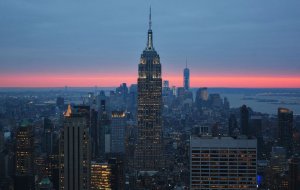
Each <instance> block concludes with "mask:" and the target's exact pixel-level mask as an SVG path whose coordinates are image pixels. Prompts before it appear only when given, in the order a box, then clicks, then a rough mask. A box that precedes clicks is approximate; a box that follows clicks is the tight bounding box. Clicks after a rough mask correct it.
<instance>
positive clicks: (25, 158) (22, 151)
mask: <svg viewBox="0 0 300 190" xmlns="http://www.w3.org/2000/svg"><path fill="white" fill-rule="evenodd" d="M33 134H34V133H33V126H32V124H31V123H30V122H29V121H27V120H24V121H22V123H21V124H20V126H19V128H18V131H17V134H16V152H15V166H16V170H15V179H14V181H15V186H14V188H15V189H16V190H19V189H20V190H21V189H31V188H33V187H34V171H33V169H34V154H33V153H34V151H33V150H34V149H33V148H34V147H33V143H34V136H33Z"/></svg>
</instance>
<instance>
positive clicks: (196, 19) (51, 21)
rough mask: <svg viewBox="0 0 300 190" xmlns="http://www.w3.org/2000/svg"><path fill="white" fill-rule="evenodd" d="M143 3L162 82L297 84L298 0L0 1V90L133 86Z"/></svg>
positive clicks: (144, 25)
mask: <svg viewBox="0 0 300 190" xmlns="http://www.w3.org/2000/svg"><path fill="white" fill-rule="evenodd" d="M150 4H151V7H152V22H153V24H152V29H153V35H154V47H155V49H156V50H157V52H158V53H159V54H160V58H161V63H162V72H163V80H169V81H170V85H175V86H182V83H183V82H182V72H183V71H182V70H183V69H184V67H185V60H186V58H187V61H188V67H189V68H190V72H191V86H192V87H203V86H207V87H249V88H252V87H261V88H265V87H269V88H276V87H281V88H300V19H299V18H300V11H299V7H300V1H299V0H289V1H282V0H264V1H261V0H242V1H241V0H226V1H225V0H224V1H223V0H222V1H220V0H219V1H218V0H215V1H214V0H190V1H179V0H164V1H154V0H153V1H150V0H147V1H146V0H145V1H144V0H130V1H121V0H119V1H100V0H89V1H83V0H79V1H71V0H64V1H59V0H52V1H40V0H31V1H24V0H3V1H1V2H0V26H1V27H0V87H63V86H99V87H101V86H106V87H107V86H109V87H112V86H118V85H119V84H120V83H122V82H126V83H128V84H131V83H136V79H137V70H138V63H139V57H140V54H141V53H142V51H143V49H144V48H145V46H146V35H147V30H148V14H149V6H150Z"/></svg>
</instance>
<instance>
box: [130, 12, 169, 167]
mask: <svg viewBox="0 0 300 190" xmlns="http://www.w3.org/2000/svg"><path fill="white" fill-rule="evenodd" d="M137 119H138V136H137V147H136V149H135V169H136V170H138V171H159V170H160V169H162V165H163V153H162V79H161V64H160V58H159V55H158V54H157V52H156V51H155V49H154V47H153V36H152V29H151V10H150V17H149V30H148V40H147V46H146V48H145V49H144V51H143V53H142V55H141V58H140V63H139V69H138V113H137Z"/></svg>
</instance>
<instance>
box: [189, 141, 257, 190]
mask: <svg viewBox="0 0 300 190" xmlns="http://www.w3.org/2000/svg"><path fill="white" fill-rule="evenodd" d="M190 188H191V189H207V190H208V189H247V190H250V189H251V190H252V189H253V190H254V189H256V139H246V138H244V139H240V138H237V139H234V138H232V137H196V136H192V137H191V139H190Z"/></svg>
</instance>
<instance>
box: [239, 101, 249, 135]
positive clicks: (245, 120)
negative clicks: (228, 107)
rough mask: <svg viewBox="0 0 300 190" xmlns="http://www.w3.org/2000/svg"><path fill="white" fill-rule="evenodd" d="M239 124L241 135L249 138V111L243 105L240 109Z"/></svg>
mask: <svg viewBox="0 0 300 190" xmlns="http://www.w3.org/2000/svg"><path fill="white" fill-rule="evenodd" d="M240 122H241V130H242V133H241V134H243V135H246V136H250V128H249V110H248V107H247V106H246V105H243V106H242V107H241V108H240Z"/></svg>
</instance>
